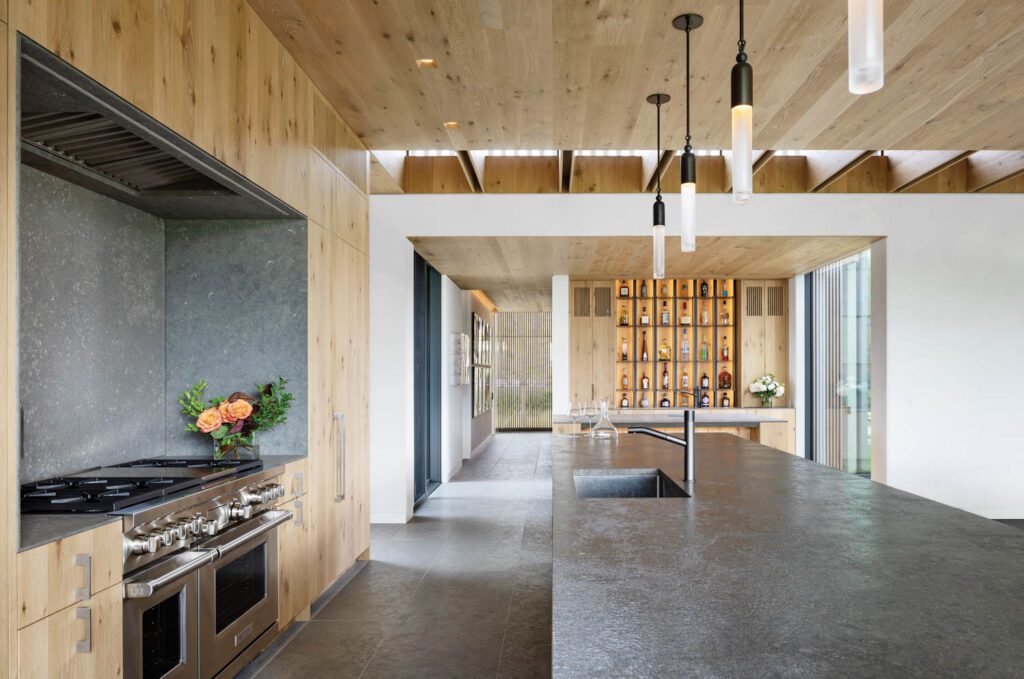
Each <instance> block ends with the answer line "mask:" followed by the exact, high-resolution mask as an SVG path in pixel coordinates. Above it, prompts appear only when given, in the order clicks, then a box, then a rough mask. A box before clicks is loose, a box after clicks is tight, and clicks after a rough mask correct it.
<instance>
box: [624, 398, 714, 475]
mask: <svg viewBox="0 0 1024 679" xmlns="http://www.w3.org/2000/svg"><path fill="white" fill-rule="evenodd" d="M695 423H696V418H695V417H694V411H693V410H689V409H688V410H684V411H683V438H679V437H678V436H673V435H672V434H667V433H665V432H663V431H658V430H657V429H651V428H650V427H628V428H627V429H626V432H627V433H629V434H645V435H647V436H653V437H654V438H656V439H661V440H662V441H667V442H669V443H674V444H675V445H677V446H682V447H683V449H684V452H683V455H684V456H685V457H684V458H683V468H684V469H685V472H684V476H683V481H685V482H687V483H692V482H694V481H696V480H697V479H696V475H695V473H694V457H696V456H695V455H694V448H693V441H694V432H693V430H694V426H695Z"/></svg>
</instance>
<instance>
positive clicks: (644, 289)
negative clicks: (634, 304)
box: [640, 281, 647, 299]
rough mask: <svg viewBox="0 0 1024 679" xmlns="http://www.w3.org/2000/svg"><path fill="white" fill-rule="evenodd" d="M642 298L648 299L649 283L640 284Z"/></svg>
mask: <svg viewBox="0 0 1024 679" xmlns="http://www.w3.org/2000/svg"><path fill="white" fill-rule="evenodd" d="M640 296H641V297H643V298H644V299H647V281H644V282H643V283H641V284H640Z"/></svg>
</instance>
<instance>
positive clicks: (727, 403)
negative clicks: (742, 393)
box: [722, 394, 732, 408]
mask: <svg viewBox="0 0 1024 679" xmlns="http://www.w3.org/2000/svg"><path fill="white" fill-rule="evenodd" d="M731 405H732V401H730V400H729V394H722V407H723V408H728V407H730V406H731Z"/></svg>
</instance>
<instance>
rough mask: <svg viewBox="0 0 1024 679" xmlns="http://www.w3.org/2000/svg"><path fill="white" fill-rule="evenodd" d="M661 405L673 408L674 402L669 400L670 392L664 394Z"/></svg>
mask: <svg viewBox="0 0 1024 679" xmlns="http://www.w3.org/2000/svg"><path fill="white" fill-rule="evenodd" d="M660 405H661V407H662V408H671V407H672V402H671V401H669V400H668V394H663V395H662V397H661V403H660Z"/></svg>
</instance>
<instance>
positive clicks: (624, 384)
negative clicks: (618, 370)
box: [622, 371, 629, 389]
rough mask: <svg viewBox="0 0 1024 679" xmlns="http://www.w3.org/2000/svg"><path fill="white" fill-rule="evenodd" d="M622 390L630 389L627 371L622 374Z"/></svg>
mask: <svg viewBox="0 0 1024 679" xmlns="http://www.w3.org/2000/svg"><path fill="white" fill-rule="evenodd" d="M622 388H623V389H629V375H627V374H626V372H625V371H623V372H622Z"/></svg>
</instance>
